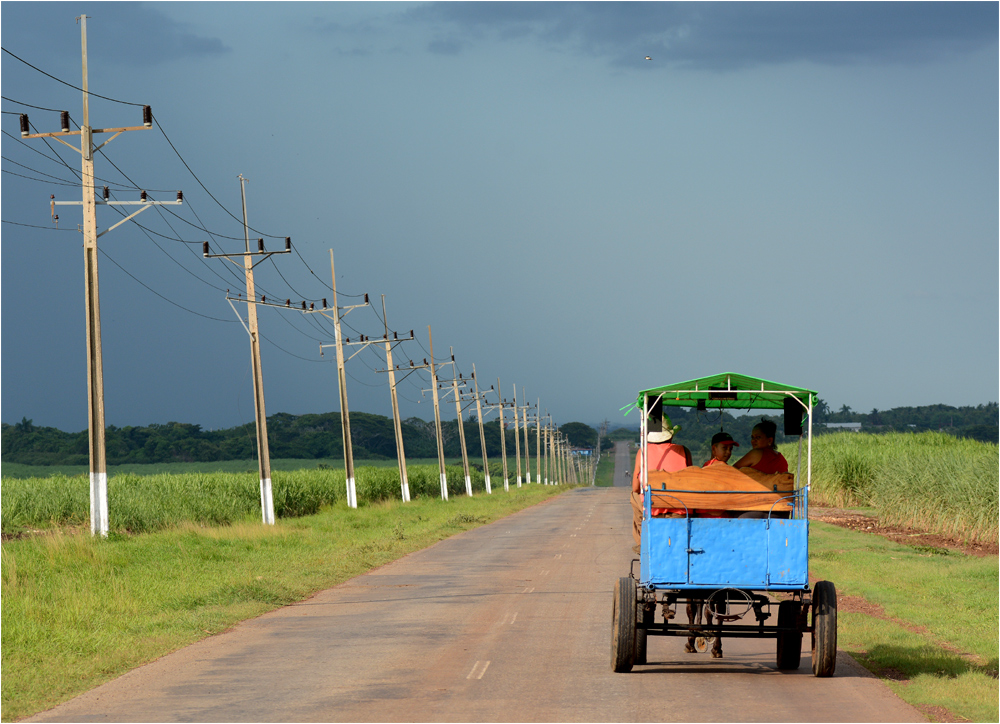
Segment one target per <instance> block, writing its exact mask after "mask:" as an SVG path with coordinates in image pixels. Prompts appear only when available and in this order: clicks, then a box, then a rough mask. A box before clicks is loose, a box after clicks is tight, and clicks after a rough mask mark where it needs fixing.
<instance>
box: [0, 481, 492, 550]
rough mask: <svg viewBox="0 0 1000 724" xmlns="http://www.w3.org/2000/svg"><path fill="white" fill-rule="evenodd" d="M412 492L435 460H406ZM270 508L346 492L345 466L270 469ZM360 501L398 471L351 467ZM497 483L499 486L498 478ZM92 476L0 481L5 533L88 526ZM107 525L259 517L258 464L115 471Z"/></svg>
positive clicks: (379, 495) (430, 493)
mask: <svg viewBox="0 0 1000 724" xmlns="http://www.w3.org/2000/svg"><path fill="white" fill-rule="evenodd" d="M407 472H408V477H409V483H410V495H411V497H414V498H416V497H421V496H426V497H431V498H438V497H440V490H441V486H440V481H439V474H438V467H437V465H436V464H435V465H433V466H430V465H408V466H407ZM447 473H448V494H449V496H458V495H464V494H465V482H464V475H463V473H462V469H461V467H455V466H450V467H448V468H447ZM470 477H471V479H472V489H473V492H474V493H485V478H484V476H483V474H482V473H481V472H478V471H476V470H472V471H471V474H470ZM271 479H272V491H273V499H274V510H275V515H276V516H277V517H279V518H286V517H295V516H301V515H309V514H312V513H316V512H317V511H319V510H320V508H321V507H322V506H324V505H335V504H337V503H339V502H341V501H343V500H345V497H346V484H345V478H344V471H343V470H336V469H316V468H313V469H310V470H299V471H295V472H287V471H279V470H274V471H272V474H271ZM355 480H356V484H357V492H358V500H359V501H361V502H379V501H387V500H398V499H399V498H400V497H401V493H400V486H399V473H398V472H397V471H396V468H395V466H393V467H368V466H365V467H358V468H356V469H355ZM501 490H502V485H501ZM89 500H90V483H89V479H88V478H87V477H86V476H82V475H81V476H74V477H69V476H63V475H54V476H50V477H45V478H7V477H4V478H3V480H2V498H0V529H2V531H3V532H4V533H5V534H16V533H18V532H23V531H26V530H39V529H48V528H53V527H58V526H77V527H83V526H89V520H90V502H89ZM108 508H109V510H110V525H111V530H113V531H118V532H122V533H142V532H149V531H153V530H160V529H162V528H166V527H169V526H173V525H180V524H181V523H184V522H192V523H198V524H204V525H225V524H231V523H238V522H242V521H248V520H259V519H260V516H261V512H260V483H259V481H258V479H257V473H256V471H254V472H250V473H246V472H240V473H223V472H216V473H187V474H179V475H171V474H167V473H158V474H151V475H145V476H140V475H135V474H131V473H128V474H119V475H114V476H111V477H109V479H108Z"/></svg>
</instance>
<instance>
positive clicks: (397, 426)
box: [376, 294, 414, 503]
mask: <svg viewBox="0 0 1000 724" xmlns="http://www.w3.org/2000/svg"><path fill="white" fill-rule="evenodd" d="M382 322H383V324H384V325H385V335H384V336H383V337H382V339H383V340H384V341H385V366H386V372H388V373H389V395H390V397H391V398H392V427H393V432H394V433H395V435H396V462H397V464H398V465H399V487H400V491H401V493H402V496H403V502H404V503H408V502H410V481H409V479H408V477H407V474H406V452H405V451H404V450H403V426H402V421H401V420H400V419H399V401H398V400H397V398H396V369H398V367H396V368H394V367H393V366H392V348H393V346H394V345H395V344H399V342H401V341H403V340H400V339H399V335H398V334H397V333H396V332H393V333H392V337H393V339H392V341H391V342H390V341H389V317H388V315H387V314H386V313H385V295H384V294H383V295H382ZM413 338H414V337H413V330H412V329H411V330H410V339H411V340H412V339H413ZM410 366H411V367H413V362H410ZM378 371H379V370H376V372H378Z"/></svg>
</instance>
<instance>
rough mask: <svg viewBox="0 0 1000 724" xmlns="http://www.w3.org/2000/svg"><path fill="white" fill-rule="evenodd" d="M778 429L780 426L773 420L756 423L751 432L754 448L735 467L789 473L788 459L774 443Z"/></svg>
mask: <svg viewBox="0 0 1000 724" xmlns="http://www.w3.org/2000/svg"><path fill="white" fill-rule="evenodd" d="M777 431H778V426H777V425H776V424H774V423H773V422H772V421H771V420H761V421H760V422H758V423H757V424H756V425H754V427H753V430H752V431H751V432H750V445H751V447H752V449H751V450H750V452H748V453H747V454H746V455H744V456H743V457H741V458H740V459H739V460H737V461H736V463H735V464H734V465H733V467H736V468H753V469H754V470H759V471H760V472H762V473H787V472H788V461H787V460H785V456H784V455H782V454H781V453H780V452H778V446H777V445H775V444H774V436H775V434H776V433H777Z"/></svg>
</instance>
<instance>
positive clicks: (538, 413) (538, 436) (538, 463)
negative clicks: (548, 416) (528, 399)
mask: <svg viewBox="0 0 1000 724" xmlns="http://www.w3.org/2000/svg"><path fill="white" fill-rule="evenodd" d="M535 478H537V481H538V482H539V483H541V482H542V399H541V398H538V400H537V402H535Z"/></svg>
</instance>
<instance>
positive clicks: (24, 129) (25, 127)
mask: <svg viewBox="0 0 1000 724" xmlns="http://www.w3.org/2000/svg"><path fill="white" fill-rule="evenodd" d="M30 132H31V124H30V123H29V122H28V114H27V113H22V114H21V135H22V136H27V135H28V134H29V133H30Z"/></svg>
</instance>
